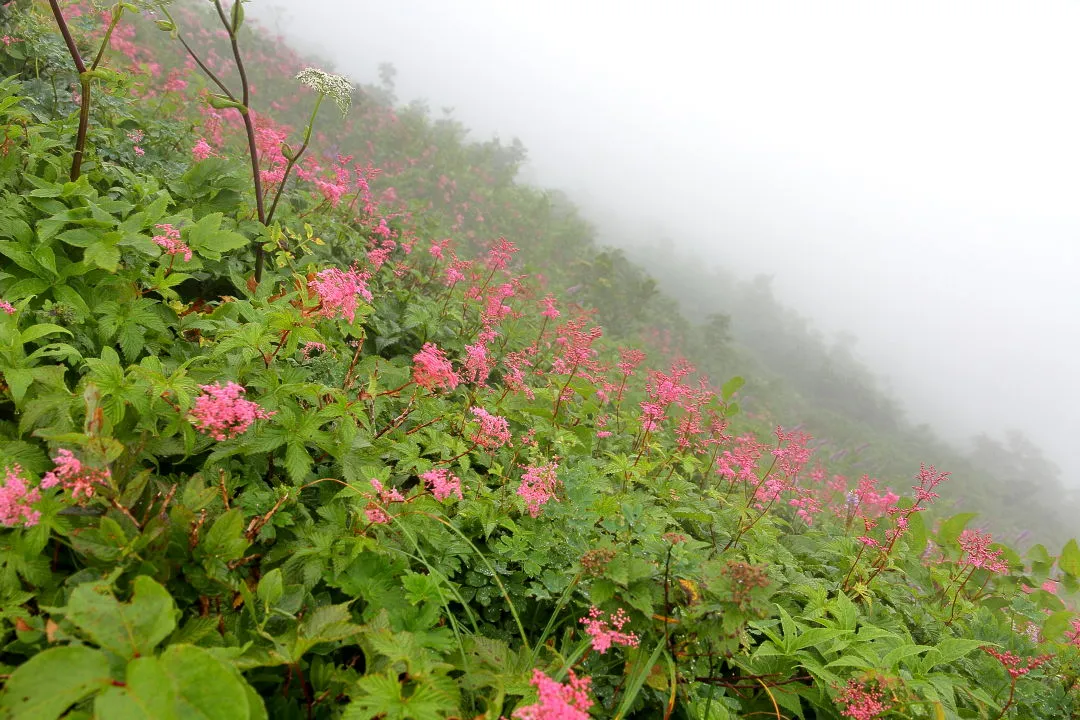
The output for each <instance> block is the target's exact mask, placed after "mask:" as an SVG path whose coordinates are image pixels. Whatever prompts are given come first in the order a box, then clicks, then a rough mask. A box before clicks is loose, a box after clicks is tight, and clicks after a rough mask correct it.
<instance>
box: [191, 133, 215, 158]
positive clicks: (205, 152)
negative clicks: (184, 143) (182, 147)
mask: <svg viewBox="0 0 1080 720" xmlns="http://www.w3.org/2000/svg"><path fill="white" fill-rule="evenodd" d="M214 154H215V153H214V148H212V147H210V143H208V142H206V140H205V139H204V138H199V140H198V142H196V143H195V145H194V146H193V147H192V148H191V157H192V159H193V160H195V162H201V161H203V160H205V159H206V158H208V157H210V156H211V155H214Z"/></svg>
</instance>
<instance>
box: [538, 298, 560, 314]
mask: <svg viewBox="0 0 1080 720" xmlns="http://www.w3.org/2000/svg"><path fill="white" fill-rule="evenodd" d="M541 302H542V303H544V310H543V312H541V313H540V315H541V316H542V317H546V318H549V319H551V320H554V319H555V318H557V317H559V314H560V313H559V311H558V309H557V308H556V307H555V298H553V297H552V296H551V295H548V296H547V297H546V298H544V299H543V300H541Z"/></svg>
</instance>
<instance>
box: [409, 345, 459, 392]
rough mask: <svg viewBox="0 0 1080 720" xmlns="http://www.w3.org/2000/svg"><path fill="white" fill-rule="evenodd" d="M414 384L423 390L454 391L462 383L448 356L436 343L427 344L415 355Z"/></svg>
mask: <svg viewBox="0 0 1080 720" xmlns="http://www.w3.org/2000/svg"><path fill="white" fill-rule="evenodd" d="M413 382H414V383H416V384H417V385H419V386H420V387H422V388H426V389H428V390H434V389H435V388H444V389H446V390H453V389H454V388H456V387H457V386H458V383H460V382H461V378H460V377H459V376H458V374H457V373H456V372H454V366H453V365H452V364H451V363H450V361H449V360H447V359H446V354H445V353H444V352H443V351H442V350H440V349H439V347H438V346H437V345H435V344H434V343H425V344H424V347H422V348H420V352H418V353H416V354H415V355H413Z"/></svg>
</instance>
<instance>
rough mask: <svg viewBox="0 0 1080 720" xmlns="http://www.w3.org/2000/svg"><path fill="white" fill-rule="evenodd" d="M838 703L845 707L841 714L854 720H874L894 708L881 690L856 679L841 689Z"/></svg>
mask: <svg viewBox="0 0 1080 720" xmlns="http://www.w3.org/2000/svg"><path fill="white" fill-rule="evenodd" d="M836 702H838V703H840V704H841V705H843V706H844V707H842V708H840V714H841V715H843V716H844V717H847V718H851V719H852V720H874V718H876V717H878V716H879V715H881V714H882V713H883V712H885V711H886V710H888V709H889V708H890V707H892V706H891V704H889V703H886V702H885V693H883V692H882V691H881V688H876V687H870V686H868V685H866V684H865V683H862V682H859V681H858V680H855V679H854V678H853V679H851V680H848V684H847V685H846V686H844V687H843V688H841V690H840V693H839V694H838V695H837V696H836Z"/></svg>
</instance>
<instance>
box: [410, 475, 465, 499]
mask: <svg viewBox="0 0 1080 720" xmlns="http://www.w3.org/2000/svg"><path fill="white" fill-rule="evenodd" d="M420 479H422V480H423V481H424V482H425V483H427V484H428V486H429V487H430V488H431V494H432V495H434V496H435V499H436V500H438V501H439V502H442V501H443V500H445V499H446V498H448V497H450V496H451V495H457V497H458V500H462V499H464V498H463V497H462V495H461V479H460V478H458V477H456V476H454V475H451V474H450V471H449V470H442V469H440V470H429V471H428V472H426V473H424V474H423V475H421V476H420Z"/></svg>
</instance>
